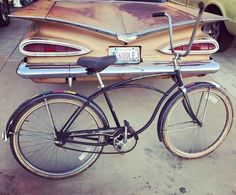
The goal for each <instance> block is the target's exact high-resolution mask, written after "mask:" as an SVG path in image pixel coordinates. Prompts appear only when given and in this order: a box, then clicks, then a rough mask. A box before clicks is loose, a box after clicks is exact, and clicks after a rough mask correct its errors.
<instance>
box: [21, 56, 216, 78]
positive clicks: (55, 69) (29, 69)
mask: <svg viewBox="0 0 236 195" xmlns="http://www.w3.org/2000/svg"><path fill="white" fill-rule="evenodd" d="M219 69H220V65H219V64H218V63H216V62H215V61H214V60H210V61H207V62H198V63H185V64H181V66H180V70H181V73H182V74H183V75H185V74H186V75H189V74H190V75H205V74H210V73H215V72H217V71H218V70H219ZM153 73H160V75H171V74H173V73H174V67H173V65H171V64H170V63H169V64H163V63H161V64H158V63H154V62H153V63H152V62H150V63H148V64H147V63H140V64H138V65H125V66H120V65H119V66H118V65H112V66H109V67H107V68H106V69H105V70H103V71H102V72H101V76H103V77H112V76H142V75H147V74H153ZM17 74H18V75H20V76H21V77H23V78H29V79H34V78H76V77H88V76H89V75H88V74H87V71H86V69H85V68H83V67H79V66H77V65H70V64H68V65H55V64H53V65H52V64H51V65H49V64H28V63H26V62H25V61H22V62H21V63H20V65H19V67H18V69H17Z"/></svg>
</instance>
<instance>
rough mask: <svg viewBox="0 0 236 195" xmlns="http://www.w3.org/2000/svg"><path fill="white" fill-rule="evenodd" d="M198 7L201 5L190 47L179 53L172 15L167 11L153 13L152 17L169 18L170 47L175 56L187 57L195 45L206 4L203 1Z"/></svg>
mask: <svg viewBox="0 0 236 195" xmlns="http://www.w3.org/2000/svg"><path fill="white" fill-rule="evenodd" d="M198 7H199V12H198V16H197V18H196V22H195V25H194V28H193V32H192V35H191V38H190V40H189V44H188V49H187V50H186V51H185V53H184V54H181V53H178V52H176V51H175V50H174V44H173V24H172V19H171V16H170V15H169V14H167V13H165V12H158V13H153V14H152V17H167V19H168V30H169V36H170V48H171V52H172V54H173V55H175V56H179V57H186V56H187V55H189V53H190V50H191V48H192V45H193V41H194V38H195V36H196V32H197V29H198V26H199V23H200V21H201V18H202V14H203V12H204V9H205V5H204V3H203V2H199V3H198Z"/></svg>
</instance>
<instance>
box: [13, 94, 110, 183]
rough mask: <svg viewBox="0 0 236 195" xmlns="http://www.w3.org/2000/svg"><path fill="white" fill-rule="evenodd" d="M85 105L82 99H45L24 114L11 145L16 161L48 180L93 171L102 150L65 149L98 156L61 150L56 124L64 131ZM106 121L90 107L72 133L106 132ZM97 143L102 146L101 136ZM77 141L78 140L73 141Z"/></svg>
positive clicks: (88, 146)
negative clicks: (57, 140)
mask: <svg viewBox="0 0 236 195" xmlns="http://www.w3.org/2000/svg"><path fill="white" fill-rule="evenodd" d="M83 104H84V100H82V99H80V98H79V97H78V96H73V95H68V94H62V95H59V94H54V95H50V96H48V97H46V98H41V99H39V100H37V102H35V103H33V104H31V105H30V106H28V107H27V108H26V110H25V111H24V113H22V114H21V115H20V116H19V117H18V119H17V121H16V124H15V126H14V131H13V133H14V134H13V135H12V136H11V139H10V145H11V149H12V152H13V155H14V157H15V158H16V160H17V161H18V162H19V163H20V164H21V165H22V166H23V167H24V168H25V169H27V170H28V171H30V172H32V173H34V174H36V175H38V176H42V177H47V178H55V179H59V178H66V177H70V176H73V175H75V174H77V173H80V172H82V171H84V170H85V169H87V168H88V167H90V166H91V165H92V164H93V163H94V162H95V161H96V159H97V158H98V157H99V153H100V152H101V151H102V148H103V147H102V146H91V145H80V144H72V143H65V144H64V146H65V147H70V148H73V149H75V150H86V151H90V152H95V153H87V152H78V151H72V150H68V149H65V148H63V147H60V146H58V145H57V144H56V142H55V136H54V133H53V125H52V122H51V120H50V117H49V114H48V110H47V106H46V105H48V108H49V109H50V111H51V115H52V120H53V121H54V124H55V127H56V129H57V130H60V129H61V128H62V126H63V125H64V124H65V122H66V121H67V120H68V118H69V117H70V116H71V115H72V113H73V112H74V111H75V110H76V109H77V108H78V107H81V106H82V105H83ZM105 125H106V124H104V120H103V118H102V116H101V115H100V114H99V112H97V110H96V109H95V108H94V107H90V106H88V107H86V108H85V109H84V110H83V111H82V112H81V114H80V115H79V116H78V117H77V119H76V121H75V122H74V123H73V124H72V126H71V127H70V129H69V131H75V130H82V129H83V130H87V129H96V128H102V127H104V126H105ZM97 138H98V139H97V140H94V143H98V142H102V141H103V139H104V138H103V136H98V137H97ZM73 139H74V140H75V141H76V140H77V139H78V138H73Z"/></svg>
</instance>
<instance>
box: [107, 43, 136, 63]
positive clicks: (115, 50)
mask: <svg viewBox="0 0 236 195" xmlns="http://www.w3.org/2000/svg"><path fill="white" fill-rule="evenodd" d="M108 55H109V56H110V55H115V56H116V58H117V60H116V64H138V63H140V47H110V48H109V50H108Z"/></svg>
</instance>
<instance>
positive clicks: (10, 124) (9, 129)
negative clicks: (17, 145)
mask: <svg viewBox="0 0 236 195" xmlns="http://www.w3.org/2000/svg"><path fill="white" fill-rule="evenodd" d="M54 94H58V95H60V94H67V95H70V96H71V97H73V98H79V100H81V101H83V102H87V101H88V99H87V98H86V97H85V96H82V95H80V94H77V93H76V92H72V91H58V92H57V91H54V92H53V91H50V92H46V93H43V94H40V95H37V96H34V97H33V98H31V99H28V100H26V101H25V102H23V103H22V104H21V105H20V106H19V107H18V108H17V109H16V110H15V111H14V112H13V113H12V115H11V116H10V118H9V120H8V122H7V125H6V129H5V131H4V132H3V134H2V139H3V140H4V141H7V140H8V138H9V137H10V135H12V134H13V127H14V126H15V123H16V122H17V119H18V117H19V116H20V115H21V114H22V113H23V112H24V111H25V110H26V109H27V107H28V106H30V105H32V104H34V103H35V102H36V101H38V100H40V99H42V98H45V97H49V96H50V95H54ZM89 106H90V107H92V108H94V109H95V111H96V112H98V114H101V115H102V116H103V117H102V120H103V123H104V124H106V126H107V127H109V123H108V120H107V117H106V115H105V113H104V112H103V110H102V109H101V108H100V107H99V106H98V105H97V104H96V103H95V102H93V101H92V102H91V103H90V104H89Z"/></svg>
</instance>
